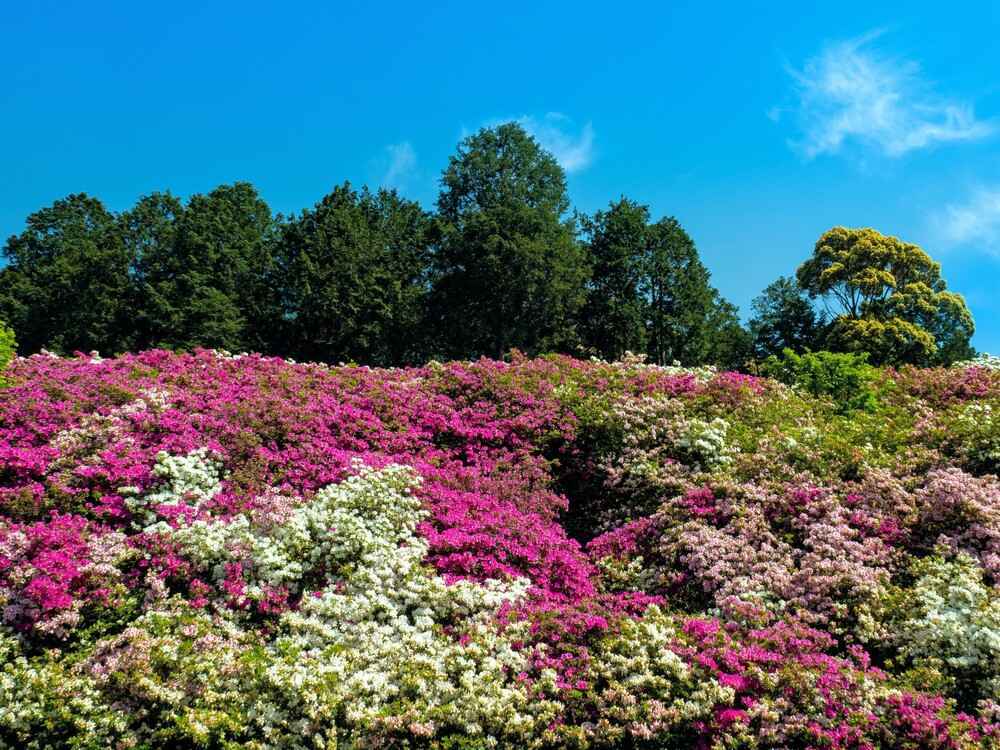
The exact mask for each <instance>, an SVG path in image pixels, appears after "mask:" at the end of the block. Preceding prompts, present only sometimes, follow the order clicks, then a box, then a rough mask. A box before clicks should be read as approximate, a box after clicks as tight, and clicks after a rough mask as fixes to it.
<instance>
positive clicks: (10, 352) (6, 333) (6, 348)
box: [0, 320, 17, 386]
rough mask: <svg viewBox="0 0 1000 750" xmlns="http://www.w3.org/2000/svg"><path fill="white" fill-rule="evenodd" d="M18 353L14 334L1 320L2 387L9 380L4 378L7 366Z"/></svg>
mask: <svg viewBox="0 0 1000 750" xmlns="http://www.w3.org/2000/svg"><path fill="white" fill-rule="evenodd" d="M16 351H17V342H16V341H15V340H14V332H13V331H12V330H11V329H10V328H8V327H7V325H6V324H5V323H4V322H3V321H2V320H0V386H3V385H6V384H7V380H6V379H5V378H4V376H3V372H4V370H6V369H7V365H9V364H10V361H11V360H12V359H14V353H15V352H16Z"/></svg>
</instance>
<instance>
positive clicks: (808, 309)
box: [750, 276, 823, 359]
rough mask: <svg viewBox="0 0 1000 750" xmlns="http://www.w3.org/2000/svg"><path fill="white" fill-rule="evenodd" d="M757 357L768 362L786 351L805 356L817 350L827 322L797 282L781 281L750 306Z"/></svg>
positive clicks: (785, 277)
mask: <svg viewBox="0 0 1000 750" xmlns="http://www.w3.org/2000/svg"><path fill="white" fill-rule="evenodd" d="M750 307H751V309H752V310H753V317H752V318H751V319H750V336H751V338H752V340H753V353H754V355H755V356H756V357H758V358H760V359H764V358H766V357H769V356H771V355H775V356H777V355H779V354H781V353H782V351H784V350H785V349H791V350H792V351H794V352H802V351H804V350H806V349H814V348H816V344H817V342H818V340H819V337H820V336H821V334H822V329H823V321H822V320H821V318H820V317H819V316H817V314H816V310H815V308H814V307H813V305H812V303H811V302H810V301H809V299H808V297H807V296H806V294H805V292H803V290H802V289H801V288H800V287H799V285H798V283H797V282H796V281H795V279H791V278H789V277H787V276H782V277H780V278H779V279H778V280H777V281H774V282H772V283H771V284H769V285H768V287H767V288H766V289H765V290H764V291H763V292H762V293H761V294H760V296H758V297H757V298H755V299H754V301H753V302H752V303H751V305H750Z"/></svg>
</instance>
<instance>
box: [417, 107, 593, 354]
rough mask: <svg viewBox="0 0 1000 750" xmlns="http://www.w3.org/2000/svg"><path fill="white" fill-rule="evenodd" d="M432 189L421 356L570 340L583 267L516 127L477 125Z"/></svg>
mask: <svg viewBox="0 0 1000 750" xmlns="http://www.w3.org/2000/svg"><path fill="white" fill-rule="evenodd" d="M441 184H442V189H441V194H440V196H439V198H438V212H439V221H440V225H439V231H440V236H439V240H438V242H437V248H436V252H435V254H434V271H435V283H434V288H433V292H432V296H431V304H430V315H429V319H428V328H429V329H430V330H433V331H435V332H436V334H437V340H436V341H434V342H432V345H431V353H434V354H437V353H440V354H443V355H445V356H455V357H473V356H478V355H481V354H486V355H490V356H496V357H500V356H503V355H504V354H505V353H506V352H507V351H509V350H510V349H512V348H515V347H516V348H518V349H521V350H523V351H525V352H529V353H537V352H540V351H553V350H566V349H568V348H570V347H572V346H573V345H574V344H575V343H577V340H578V335H577V332H576V330H575V326H574V320H575V317H576V314H577V312H578V310H579V309H580V306H581V305H582V304H583V301H584V294H585V289H584V284H585V282H586V278H587V269H586V265H585V263H584V258H583V253H582V252H581V249H580V247H579V245H578V243H577V242H576V240H575V237H574V230H573V225H572V223H571V222H570V221H567V220H565V219H564V218H563V217H564V215H565V214H566V212H567V210H568V208H569V201H568V199H567V197H566V178H565V175H564V174H563V171H562V169H561V168H560V166H559V164H558V163H557V162H556V160H555V159H554V158H553V157H552V155H551V154H549V153H547V152H545V151H544V150H542V148H541V147H539V145H538V144H537V143H536V142H535V140H534V139H533V138H532V137H531V136H530V135H528V134H527V133H526V132H525V131H524V129H522V128H521V127H520V126H519V125H517V124H514V123H508V124H506V125H500V126H499V127H496V128H484V129H482V130H480V131H479V132H478V133H476V134H475V135H473V136H471V137H469V138H467V139H466V140H465V141H463V142H462V143H461V144H460V145H459V147H458V153H457V154H455V155H454V156H452V157H451V160H450V162H449V165H448V168H447V169H446V170H445V171H444V173H443V175H442V177H441Z"/></svg>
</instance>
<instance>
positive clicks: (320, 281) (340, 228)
mask: <svg viewBox="0 0 1000 750" xmlns="http://www.w3.org/2000/svg"><path fill="white" fill-rule="evenodd" d="M429 226H430V217H429V216H428V215H427V213H426V212H424V211H423V210H422V209H421V208H420V206H419V205H418V204H417V203H414V202H412V201H408V200H405V199H403V198H401V197H399V195H397V194H396V192H395V191H385V190H380V191H379V192H378V193H377V194H374V195H373V194H371V193H370V192H369V191H368V189H367V188H364V189H363V190H362V191H361V192H360V193H358V192H356V191H354V190H353V189H352V188H351V186H350V184H349V183H344V184H343V185H341V186H338V187H336V188H335V189H334V190H333V192H331V193H330V194H329V195H327V196H326V197H325V198H323V200H321V201H320V202H319V203H317V204H316V206H315V207H314V208H313V209H311V210H308V209H307V210H305V211H303V212H302V214H301V216H299V217H292V218H291V219H290V220H289V221H288V222H287V223H286V225H285V226H284V228H283V230H282V235H281V242H280V246H279V247H280V249H279V267H280V269H281V278H282V303H283V309H284V319H285V321H286V327H287V332H288V335H287V347H288V352H287V353H290V354H291V355H292V356H295V357H298V358H301V359H310V360H325V361H340V360H355V361H358V362H363V363H365V364H371V365H398V364H403V363H408V362H409V363H412V362H414V361H416V359H417V358H418V357H419V355H420V352H419V349H418V339H419V336H418V334H419V333H420V331H419V326H420V323H421V317H422V311H423V305H424V297H425V294H426V289H427V263H428V259H427V243H428V237H429Z"/></svg>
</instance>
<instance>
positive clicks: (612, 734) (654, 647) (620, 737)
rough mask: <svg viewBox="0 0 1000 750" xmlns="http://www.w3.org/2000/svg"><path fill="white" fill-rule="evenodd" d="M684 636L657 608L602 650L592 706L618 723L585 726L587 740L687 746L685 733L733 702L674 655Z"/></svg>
mask: <svg viewBox="0 0 1000 750" xmlns="http://www.w3.org/2000/svg"><path fill="white" fill-rule="evenodd" d="M679 636H680V631H679V628H678V626H677V624H676V622H675V621H674V620H673V619H672V618H670V617H669V616H668V615H666V614H664V613H663V612H662V611H661V610H660V608H659V607H657V606H655V605H654V606H652V607H650V608H649V609H648V610H647V611H646V612H645V614H644V616H643V618H642V619H641V620H628V621H625V622H623V623H622V626H621V630H620V631H619V632H617V633H615V634H614V635H611V636H609V637H607V638H604V639H602V640H601V641H600V642H599V643H598V644H597V646H596V648H595V650H594V654H593V657H594V673H593V675H592V678H593V679H594V682H595V687H594V690H593V694H594V698H593V700H594V701H595V704H596V709H597V711H598V713H599V714H600V715H602V716H609V717H614V718H615V719H616V720H617V721H615V722H614V723H608V722H603V723H601V724H588V725H585V726H584V727H583V728H582V731H581V732H580V734H581V735H582V736H583V738H585V739H586V740H587V741H590V742H593V743H594V744H595V745H596V746H598V747H602V746H618V743H622V744H624V745H625V746H634V743H643V742H654V743H662V745H660V746H668V747H674V746H677V745H674V744H670V740H674V741H675V742H677V741H679V740H682V739H683V733H684V728H685V727H687V726H690V725H691V724H692V723H693V722H697V721H706V720H709V719H710V717H711V716H712V713H713V709H715V707H717V706H720V705H727V704H729V703H731V702H732V701H733V698H734V691H733V690H732V689H730V688H728V687H724V686H723V685H721V684H720V683H719V682H718V681H717V680H714V679H704V676H703V675H698V674H696V673H695V672H694V670H692V669H691V667H690V666H688V665H687V664H686V663H685V662H684V660H683V659H682V658H681V657H680V656H678V655H677V654H676V653H675V652H674V651H673V650H672V648H671V647H672V646H673V645H675V644H676V643H677V641H678V639H679ZM571 733H572V732H571V731H568V732H567V734H571Z"/></svg>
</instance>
